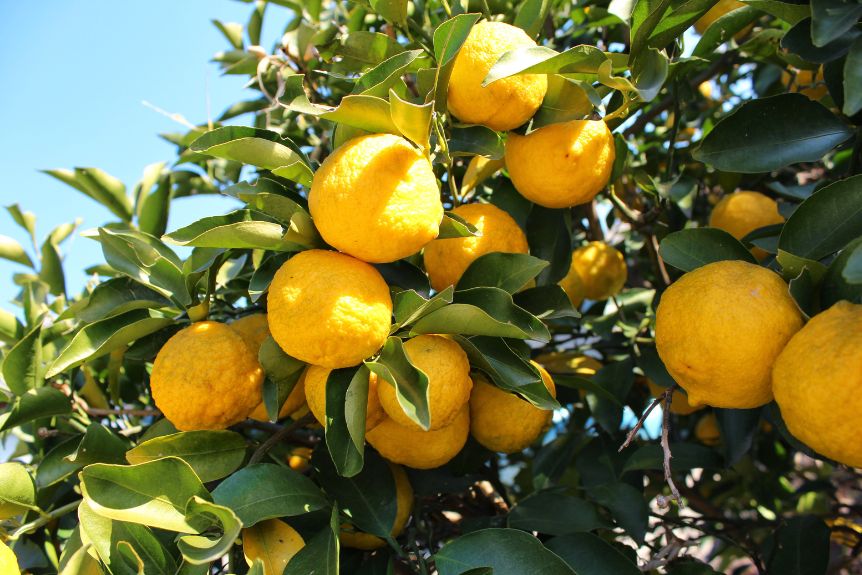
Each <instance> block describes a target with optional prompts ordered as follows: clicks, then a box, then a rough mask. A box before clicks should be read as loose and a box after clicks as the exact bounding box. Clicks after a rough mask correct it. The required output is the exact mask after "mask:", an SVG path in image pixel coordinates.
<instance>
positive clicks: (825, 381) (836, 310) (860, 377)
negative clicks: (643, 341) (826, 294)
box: [655, 261, 862, 467]
mask: <svg viewBox="0 0 862 575" xmlns="http://www.w3.org/2000/svg"><path fill="white" fill-rule="evenodd" d="M803 324H804V318H803V315H802V313H801V312H800V310H799V308H798V307H797V305H796V302H794V300H793V298H792V297H791V296H790V294H789V292H788V287H787V284H786V283H785V282H784V281H783V280H782V279H781V278H780V277H779V276H778V275H777V274H776V273H774V272H772V271H770V270H768V269H766V268H763V267H760V266H757V265H754V264H751V263H747V262H743V261H720V262H714V263H710V264H707V265H705V266H703V267H700V268H698V269H696V270H693V271H691V272H688V273H686V274H684V275H683V276H682V277H681V278H680V279H679V280H677V281H676V282H674V283H673V284H672V285H671V286H670V287H669V288H668V289H667V291H665V293H664V294H663V296H662V298H661V301H660V303H659V306H658V309H657V310H656V325H655V336H656V347H657V349H658V353H659V356H660V357H661V359H662V361H663V362H664V364H665V366H666V367H667V369H668V372H669V373H670V374H671V375H672V376H673V378H674V380H676V382H677V383H678V384H679V385H680V386H681V387H682V388H683V389H684V390H685V391H686V393H687V395H688V401H689V402H690V403H691V405H693V406H700V405H710V406H714V407H722V408H732V409H747V408H755V407H759V406H761V405H764V404H766V403H768V402H770V401H772V400H773V398H774V399H775V401H776V402H777V404H778V406H779V408H780V409H781V414H782V417H783V419H784V421H785V423H786V424H787V428H788V430H789V431H790V432H791V433H792V434H793V435H794V436H795V437H797V438H798V439H800V440H801V441H803V442H804V443H806V444H807V445H809V446H810V447H811V448H813V449H814V450H816V451H817V452H819V453H821V454H822V455H825V456H826V457H829V458H832V459H834V460H835V461H838V462H840V463H845V464H847V465H852V466H856V467H858V466H860V465H862V444H860V443H859V441H858V426H857V425H856V423H855V418H856V416H857V415H858V413H859V410H860V408H862V400H860V398H859V397H858V394H857V393H856V392H855V390H858V389H859V386H860V385H862V346H859V342H860V341H862V305H857V304H852V303H849V302H846V301H840V302H838V303H836V304H835V305H833V306H832V307H830V308H829V309H827V310H826V311H823V312H821V313H819V314H817V315H816V316H814V317H813V318H812V319H811V320H810V321H808V323H807V324H805V325H804V327H803Z"/></svg>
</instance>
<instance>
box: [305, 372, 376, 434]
mask: <svg viewBox="0 0 862 575" xmlns="http://www.w3.org/2000/svg"><path fill="white" fill-rule="evenodd" d="M330 371H332V370H331V369H327V368H325V367H320V366H317V365H310V366H308V369H306V371H305V399H306V401H307V402H308V408H309V409H310V410H311V413H312V414H314V418H315V419H316V420H317V421H318V422H319V423H320V424H321V425H326V380H327V379H328V378H329V372H330ZM385 416H386V414H385V413H384V412H383V408H382V407H380V399H378V397H377V375H376V374H374V373H371V375H369V377H368V403H367V407H366V411H365V429H366V430H369V429H372V428H373V427H374V426H375V425H377V424H378V423H380V422H381V421H382V420H383V418H384V417H385Z"/></svg>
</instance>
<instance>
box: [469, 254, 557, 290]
mask: <svg viewBox="0 0 862 575" xmlns="http://www.w3.org/2000/svg"><path fill="white" fill-rule="evenodd" d="M546 267H548V262H546V261H544V260H540V259H539V258H534V257H533V256H530V255H527V254H507V253H501V252H492V253H488V254H484V255H482V256H479V257H478V258H476V260H474V261H473V263H471V264H470V267H468V268H467V270H466V271H465V272H464V274H463V275H462V276H461V279H460V280H458V286H457V289H458V290H466V289H470V288H474V287H495V288H500V289H501V290H504V291H507V292H509V293H511V294H514V293H515V292H517V291H518V290H520V289H521V288H523V287H524V286H525V285H526V284H527V283H528V282H529V281H530V280H531V279H533V278H534V277H536V276H537V275H539V273H540V272H541V271H542V270H543V269H545V268H546Z"/></svg>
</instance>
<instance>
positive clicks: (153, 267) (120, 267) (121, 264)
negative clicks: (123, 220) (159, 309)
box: [93, 228, 192, 306]
mask: <svg viewBox="0 0 862 575" xmlns="http://www.w3.org/2000/svg"><path fill="white" fill-rule="evenodd" d="M93 239H96V240H97V241H98V242H99V243H100V244H102V253H103V254H104V256H105V261H107V262H108V265H110V266H111V267H112V268H114V269H115V270H117V271H118V272H120V273H122V274H124V275H127V276H129V277H130V278H132V279H134V280H137V281H139V282H140V283H142V284H144V285H146V286H148V287H150V288H152V289H154V290H156V291H157V292H159V293H160V294H162V295H163V296H165V297H166V298H170V299H171V300H172V301H176V302H177V303H178V304H179V305H180V306H187V305H191V303H192V298H191V297H190V295H189V292H188V289H187V288H186V283H185V278H184V277H183V264H182V261H181V260H180V258H178V257H177V255H176V254H175V253H174V252H173V251H172V250H171V249H170V248H169V247H168V246H166V245H165V244H164V243H162V242H161V241H159V240H158V239H156V238H154V237H153V236H150V235H147V234H144V233H141V232H136V231H133V230H125V231H119V230H110V229H107V228H99V230H98V236H97V237H94V238H93Z"/></svg>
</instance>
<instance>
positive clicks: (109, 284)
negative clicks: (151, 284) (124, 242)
mask: <svg viewBox="0 0 862 575" xmlns="http://www.w3.org/2000/svg"><path fill="white" fill-rule="evenodd" d="M170 306H171V302H170V300H168V299H167V298H165V297H164V296H162V295H161V294H159V293H158V292H156V291H153V290H151V289H150V288H148V287H147V286H145V285H143V284H142V283H140V282H137V281H135V280H133V279H131V278H127V277H120V278H112V279H109V280H108V281H105V282H102V283H100V284H99V285H97V286H96V287H95V289H93V292H92V293H91V294H90V296H89V297H88V298H86V299H84V300H81V302H79V303H76V304H73V305H72V306H71V307H69V308H68V309H67V310H66V311H64V312H63V314H62V315H61V316H60V317H61V319H67V318H72V317H75V318H78V319H80V320H82V321H85V322H87V323H92V322H96V321H99V320H101V319H105V318H107V317H110V316H115V315H119V314H121V313H125V312H127V311H130V310H133V309H142V308H163V307H170Z"/></svg>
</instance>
